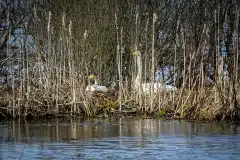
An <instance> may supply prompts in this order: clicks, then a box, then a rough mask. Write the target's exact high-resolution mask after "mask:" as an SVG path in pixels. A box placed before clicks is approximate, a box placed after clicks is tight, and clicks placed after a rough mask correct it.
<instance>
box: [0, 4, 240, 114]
mask: <svg viewBox="0 0 240 160" xmlns="http://www.w3.org/2000/svg"><path fill="white" fill-rule="evenodd" d="M17 2H18V3H17ZM239 3H240V2H239V1H238V0H215V1H210V0H194V1H192V0H146V1H138V0H135V1H129V0H115V1H112V0H89V1H83V0H82V1H80V0H61V1H60V0H49V1H47V0H45V1H44V0H42V1H8V0H5V1H4V3H2V4H1V10H0V12H1V15H2V16H1V17H0V24H2V25H4V27H1V28H4V29H1V37H0V38H1V41H0V50H1V54H0V55H1V58H2V60H1V64H0V65H1V67H2V68H3V67H4V66H11V65H13V64H15V63H18V64H19V65H21V66H22V67H21V68H28V67H29V68H31V67H32V68H34V64H41V65H39V66H40V67H39V66H38V69H37V71H38V72H33V73H32V70H31V69H30V71H27V72H26V71H19V72H20V73H19V74H18V75H21V76H22V78H21V80H20V81H21V82H22V83H21V85H22V90H24V92H27V95H28V96H27V98H26V97H25V98H23V97H24V96H23V95H24V94H23V95H22V96H23V97H21V98H19V99H24V104H25V103H26V102H25V100H26V99H27V100H26V101H28V100H29V99H30V97H29V96H30V93H32V92H31V91H32V90H31V89H32V88H31V89H29V87H28V86H29V85H30V86H31V85H32V83H33V84H35V85H36V82H35V81H34V80H36V79H38V80H39V79H41V85H42V90H41V91H42V92H43V93H44V94H47V95H48V94H51V95H52V100H53V102H52V103H54V104H55V105H57V106H58V102H56V101H58V100H60V99H61V98H60V97H61V96H62V95H60V93H59V92H60V90H61V89H60V88H61V87H64V86H65V85H69V87H68V88H71V89H70V91H69V97H70V98H69V99H70V100H69V101H71V105H73V106H74V107H73V108H75V109H76V104H75V102H76V101H78V100H79V101H81V100H82V98H79V97H81V96H80V95H79V94H78V93H76V92H78V91H79V90H81V91H83V88H84V87H85V86H86V83H87V82H86V79H87V74H88V72H96V73H97V75H98V78H99V81H100V82H101V83H103V84H106V85H107V84H108V83H110V82H112V81H115V82H117V83H118V86H119V88H120V91H119V93H122V94H123V95H122V96H120V101H127V100H126V99H128V98H125V97H131V96H130V95H131V94H127V92H124V91H125V89H126V90H128V91H130V89H131V85H130V84H132V83H133V80H134V77H135V75H136V64H135V63H134V62H135V61H134V57H133V56H132V53H133V52H134V50H139V51H141V53H142V60H143V69H144V71H143V72H144V73H143V77H144V78H143V81H151V76H152V75H153V73H154V72H155V71H156V70H157V69H160V70H161V69H163V68H166V67H170V68H172V69H171V71H172V72H171V74H168V75H165V74H164V69H163V72H162V73H163V74H162V77H164V78H163V80H168V82H169V83H171V84H173V85H176V86H178V88H179V92H178V93H176V95H175V94H174V93H173V95H172V94H171V95H170V96H169V97H168V98H166V96H165V97H164V99H161V98H159V100H157V101H158V104H156V105H155V107H157V108H158V110H160V109H161V107H159V106H160V104H161V106H162V104H165V101H167V102H166V104H168V105H171V107H172V108H173V110H175V113H176V112H181V114H183V112H184V110H186V114H185V115H186V116H189V114H190V115H192V113H195V112H193V111H192V109H193V108H194V109H195V111H196V113H197V112H198V111H199V110H201V107H202V109H203V110H208V109H209V108H208V107H206V106H207V105H208V106H221V107H219V108H218V109H216V110H217V111H219V114H220V110H221V114H220V117H221V118H222V117H223V118H224V117H225V116H227V115H228V116H233V115H236V114H237V115H238V101H239V100H238V91H237V88H238V85H239V74H240V73H239V69H238V68H239V66H238V63H239V5H240V4H239ZM154 18H156V21H154ZM16 28H22V29H24V31H25V32H24V33H25V34H30V35H32V36H33V39H34V46H35V49H36V50H35V54H34V57H35V58H33V59H32V58H31V57H30V56H29V55H28V54H27V53H26V48H25V50H24V47H22V48H21V49H23V51H19V53H20V54H23V53H24V51H25V53H26V54H25V55H24V56H23V58H22V59H21V60H20V62H19V59H18V60H17V61H16V59H14V60H13V59H11V58H9V57H11V56H12V54H9V53H11V51H12V50H13V49H11V48H10V47H9V46H10V45H11V44H9V45H8V43H7V40H8V38H9V35H13V33H14V30H16ZM25 40H26V39H25ZM10 60H12V61H11V62H10ZM36 62H37V63H36ZM28 65H29V66H28ZM42 65H44V67H43V68H44V71H42V70H41V69H39V68H41V67H42ZM35 68H37V67H35ZM2 74H3V73H2ZM11 74H12V73H11ZM15 76H16V75H15ZM155 76H156V75H155ZM32 81H34V82H32ZM11 84H12V83H11ZM14 85H16V84H14ZM37 85H40V82H38V83H37ZM41 85H40V86H41ZM46 86H48V87H46ZM38 87H39V86H38ZM50 88H53V89H52V90H51V89H50ZM127 88H128V89H127ZM210 90H211V91H210ZM52 92H53V93H52ZM34 93H35V92H34ZM131 93H132V92H131ZM61 94H63V95H64V93H61ZM25 95H26V94H25ZM34 95H35V94H34ZM209 95H211V96H209ZM53 97H54V98H53ZM62 97H63V96H62ZM151 98H153V97H151ZM77 99H78V100H77ZM123 99H124V100H123ZM130 99H131V98H130ZM166 99H167V100H166ZM145 100H146V99H145ZM46 101H47V100H46ZM137 101H139V99H138V98H137ZM13 103H15V102H13ZM120 104H121V103H120ZM145 105H146V104H145ZM152 105H153V104H152V103H151V107H150V111H153V110H155V109H154V107H153V106H152ZM203 106H205V107H203ZM141 107H142V105H141V103H140V108H141ZM55 109H56V110H58V107H56V108H55ZM145 109H146V110H148V109H147V108H145ZM179 110H180V111H179ZM216 110H214V111H209V112H211V113H209V114H211V115H212V114H213V112H215V113H216ZM71 111H72V110H71ZM219 114H218V115H217V116H219ZM196 115H197V114H194V116H196ZM198 116H199V115H198ZM204 116H205V117H210V116H208V115H204ZM215 117H216V115H215Z"/></svg>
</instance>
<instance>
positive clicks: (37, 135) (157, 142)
mask: <svg viewBox="0 0 240 160" xmlns="http://www.w3.org/2000/svg"><path fill="white" fill-rule="evenodd" d="M0 137H1V139H0V140H1V141H0V142H1V144H0V159H3V160H5V159H29V160H32V159H67V160H70V159H87V160H94V159H102V160H108V159H109V160H115V159H117V160H120V159H134V160H135V159H142V160H155V159H160V160H168V159H169V160H173V159H183V160H202V159H203V160H237V159H238V160H239V159H240V128H239V127H238V126H234V125H227V124H225V125H223V124H216V123H196V122H187V121H166V120H159V119H140V118H116V119H115V118H111V119H87V120H80V119H53V120H45V121H43V120H41V121H23V120H21V121H20V120H19V121H5V122H0Z"/></svg>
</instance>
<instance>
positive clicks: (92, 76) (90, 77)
mask: <svg viewBox="0 0 240 160" xmlns="http://www.w3.org/2000/svg"><path fill="white" fill-rule="evenodd" d="M88 79H89V80H90V81H93V80H95V79H96V76H95V74H93V73H91V74H89V76H88Z"/></svg>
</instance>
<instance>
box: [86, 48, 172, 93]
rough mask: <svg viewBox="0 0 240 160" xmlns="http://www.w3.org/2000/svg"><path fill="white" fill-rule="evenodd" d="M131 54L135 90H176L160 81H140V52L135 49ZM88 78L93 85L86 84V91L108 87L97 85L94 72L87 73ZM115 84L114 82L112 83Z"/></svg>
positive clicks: (156, 91) (103, 90)
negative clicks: (134, 75) (133, 60)
mask: <svg viewBox="0 0 240 160" xmlns="http://www.w3.org/2000/svg"><path fill="white" fill-rule="evenodd" d="M133 56H135V57H136V58H137V59H136V60H137V76H136V79H135V81H134V87H135V89H136V90H139V89H141V90H142V92H143V93H150V92H151V89H152V90H153V93H158V92H159V91H176V90H177V88H176V87H174V86H172V85H166V84H163V83H160V82H156V83H141V77H142V59H141V53H140V51H135V52H134V53H133ZM88 78H89V80H94V81H95V84H94V85H90V84H89V85H88V86H87V88H86V91H91V92H94V91H97V92H107V91H108V89H107V87H106V86H101V85H98V82H97V79H96V77H95V75H94V74H90V75H89V77H88ZM112 85H116V83H114V84H112Z"/></svg>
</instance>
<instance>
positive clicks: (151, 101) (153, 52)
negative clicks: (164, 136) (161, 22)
mask: <svg viewBox="0 0 240 160" xmlns="http://www.w3.org/2000/svg"><path fill="white" fill-rule="evenodd" d="M156 21H157V14H156V13H153V21H152V66H151V93H150V95H151V99H150V112H152V111H153V100H154V88H153V86H154V79H155V78H154V75H155V23H156Z"/></svg>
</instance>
